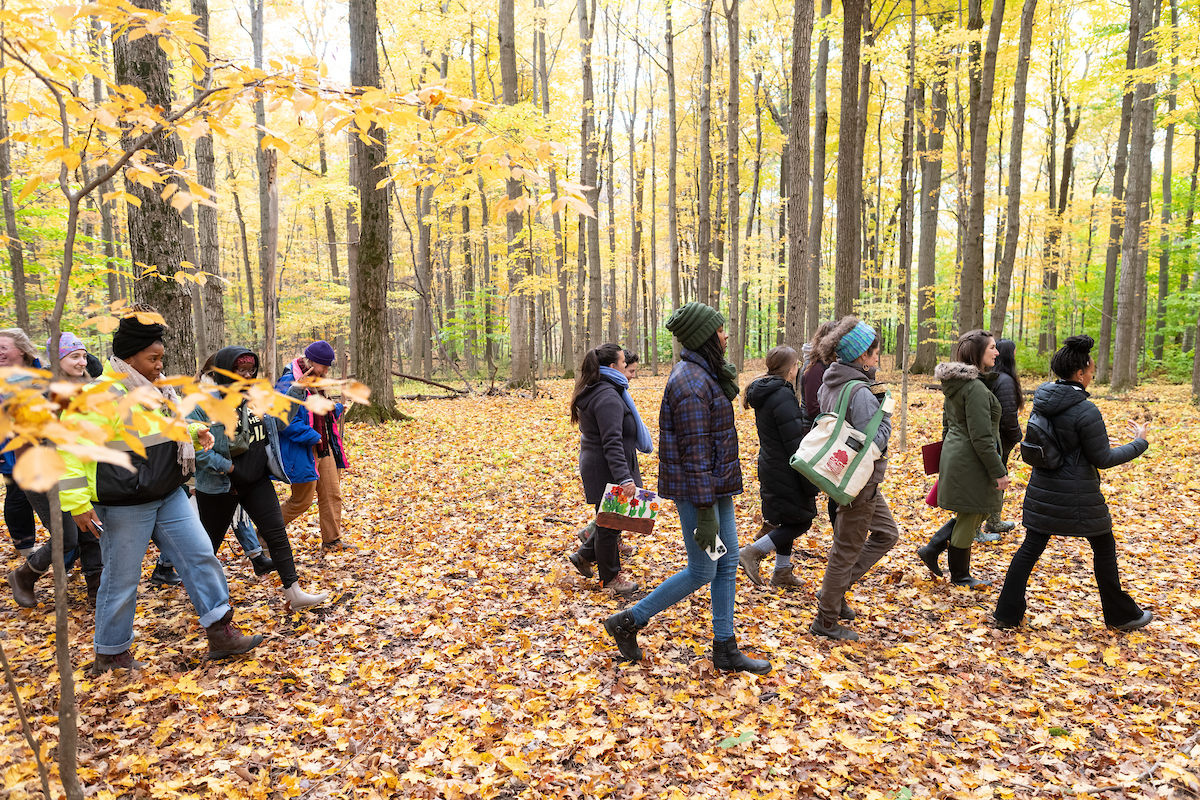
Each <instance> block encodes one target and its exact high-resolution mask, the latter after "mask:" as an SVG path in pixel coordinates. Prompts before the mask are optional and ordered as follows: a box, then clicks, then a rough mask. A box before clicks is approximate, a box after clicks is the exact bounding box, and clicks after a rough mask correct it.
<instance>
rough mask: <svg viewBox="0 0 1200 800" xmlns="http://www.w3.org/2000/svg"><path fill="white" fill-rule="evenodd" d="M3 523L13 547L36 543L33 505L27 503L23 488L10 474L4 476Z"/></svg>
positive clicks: (23, 547) (19, 547) (24, 546)
mask: <svg viewBox="0 0 1200 800" xmlns="http://www.w3.org/2000/svg"><path fill="white" fill-rule="evenodd" d="M4 524H5V525H7V526H8V535H9V536H11V537H12V543H13V547H15V548H17V549H18V550H25V549H27V548H30V547H33V546H34V545H36V544H37V529H36V528H35V527H34V524H35V523H34V521H33V506H31V505H30V504H29V498H28V497H26V496H25V490H24V489H22V488H21V487H20V486H17V482H16V481H14V480H13V479H12V476H11V475H5V476H4Z"/></svg>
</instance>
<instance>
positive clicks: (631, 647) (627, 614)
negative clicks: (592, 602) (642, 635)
mask: <svg viewBox="0 0 1200 800" xmlns="http://www.w3.org/2000/svg"><path fill="white" fill-rule="evenodd" d="M604 630H606V631H608V635H609V636H611V637H613V639H615V640H616V642H617V649H618V650H620V651H621V657H622V658H624V659H625V660H626V661H630V662H634V661H641V660H642V649H641V648H640V647H638V643H637V634H638V631H640V630H641V626H639V625H638V624H637V623H635V622H634V621H633V612H632V611H630V610H628V609H626V610H625V611H618V612H617V613H615V614H613V615H612V616H611V617H609V618H608V619H606V620H604Z"/></svg>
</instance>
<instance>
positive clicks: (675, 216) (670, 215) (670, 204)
mask: <svg viewBox="0 0 1200 800" xmlns="http://www.w3.org/2000/svg"><path fill="white" fill-rule="evenodd" d="M671 3H672V0H667V33H666V50H667V53H666V57H667V128H668V132H669V142H668V144H667V240H668V241H669V242H670V245H671V309H672V310H674V309H677V308H679V307H680V306H681V305H682V304H683V293H682V291H681V287H680V285H679V203H678V201H677V200H676V196H677V193H676V188H677V186H678V174H679V165H678V161H679V124H678V120H677V118H676V117H677V111H676V102H675V34H674V31H673V28H672V27H671V22H672V20H671ZM671 351H672V353H673V355H674V358H676V359H678V358H679V340H678V339H676V338H675V337H673V336H672V337H671Z"/></svg>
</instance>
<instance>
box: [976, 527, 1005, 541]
mask: <svg viewBox="0 0 1200 800" xmlns="http://www.w3.org/2000/svg"><path fill="white" fill-rule="evenodd" d="M975 541H977V542H979V543H981V544H992V543H993V542H998V541H1000V534H998V533H992V532H991V531H989V530H986V529H984V530H978V531H975Z"/></svg>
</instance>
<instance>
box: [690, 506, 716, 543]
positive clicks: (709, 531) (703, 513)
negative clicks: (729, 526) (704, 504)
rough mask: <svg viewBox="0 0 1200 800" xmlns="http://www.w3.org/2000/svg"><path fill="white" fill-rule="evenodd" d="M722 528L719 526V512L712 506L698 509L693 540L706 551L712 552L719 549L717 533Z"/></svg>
mask: <svg viewBox="0 0 1200 800" xmlns="http://www.w3.org/2000/svg"><path fill="white" fill-rule="evenodd" d="M719 530H720V526H719V525H718V524H717V510H716V509H715V508H713V507H712V506H709V507H708V508H697V509H696V532H695V533H693V534H692V538H693V539H695V540H696V544H698V545H700V547H702V548H703V549H705V550H709V551H712V550H714V549H716V547H717V533H718V531H719Z"/></svg>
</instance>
